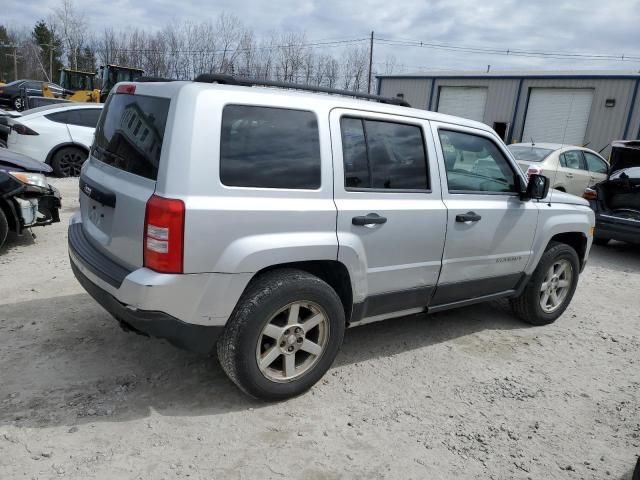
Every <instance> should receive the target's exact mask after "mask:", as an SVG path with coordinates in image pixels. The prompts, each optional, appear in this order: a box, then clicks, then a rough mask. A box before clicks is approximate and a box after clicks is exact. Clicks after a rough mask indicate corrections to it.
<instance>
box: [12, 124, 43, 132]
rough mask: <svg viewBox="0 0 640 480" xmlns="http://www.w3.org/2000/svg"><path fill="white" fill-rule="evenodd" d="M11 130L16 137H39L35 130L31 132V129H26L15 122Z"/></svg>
mask: <svg viewBox="0 0 640 480" xmlns="http://www.w3.org/2000/svg"><path fill="white" fill-rule="evenodd" d="M11 130H13V131H14V132H16V133H17V134H18V135H40V134H39V133H38V132H36V131H35V130H32V129H31V128H29V127H27V126H26V125H23V124H21V123H17V122H15V123H14V124H13V125H11Z"/></svg>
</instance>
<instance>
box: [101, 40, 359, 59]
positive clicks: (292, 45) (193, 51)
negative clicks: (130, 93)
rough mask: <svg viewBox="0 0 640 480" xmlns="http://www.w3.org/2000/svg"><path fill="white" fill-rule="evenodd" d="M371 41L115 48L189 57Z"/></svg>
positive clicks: (332, 46) (118, 50) (125, 51)
mask: <svg viewBox="0 0 640 480" xmlns="http://www.w3.org/2000/svg"><path fill="white" fill-rule="evenodd" d="M367 40H369V38H366V37H365V38H354V39H348V40H335V41H331V42H310V43H289V44H283V45H267V46H263V47H246V48H233V47H230V48H228V49H217V50H213V49H208V48H203V49H172V48H170V47H169V48H167V49H164V50H159V49H147V48H114V49H113V51H115V52H122V53H158V54H187V55H196V54H198V55H205V54H206V55H218V54H221V53H234V52H235V53H241V52H256V51H263V50H278V49H286V48H303V49H307V48H334V47H343V46H347V45H353V44H355V43H359V42H364V41H367Z"/></svg>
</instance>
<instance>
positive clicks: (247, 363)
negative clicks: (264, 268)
mask: <svg viewBox="0 0 640 480" xmlns="http://www.w3.org/2000/svg"><path fill="white" fill-rule="evenodd" d="M345 324H346V322H345V315H344V308H343V306H342V303H341V301H340V298H339V297H338V295H337V294H336V292H335V290H333V288H331V287H330V286H329V285H328V284H327V283H325V282H324V281H323V280H321V279H319V278H318V277H316V276H314V275H311V274H309V273H307V272H304V271H301V270H294V269H282V270H274V271H272V272H267V273H265V274H263V275H261V276H259V277H258V278H256V279H255V280H253V281H252V282H251V283H250V284H249V286H248V287H247V289H246V291H245V292H244V293H243V295H242V297H241V298H240V300H239V301H238V305H237V306H236V308H235V310H234V311H233V313H232V314H231V317H230V319H229V321H228V322H227V325H226V327H225V329H224V332H223V334H222V335H221V337H220V338H219V339H218V344H217V350H218V359H219V361H220V364H221V365H222V368H223V369H224V371H225V372H226V374H227V375H228V376H229V378H230V379H231V380H232V381H233V382H234V383H235V384H236V385H237V386H238V387H239V388H240V389H241V390H242V391H244V392H245V393H247V394H249V395H251V396H253V397H255V398H259V399H262V400H268V401H274V400H283V399H286V398H290V397H294V396H296V395H300V394H301V393H303V392H305V391H306V390H308V389H309V388H311V387H312V386H313V385H314V384H315V383H316V382H317V381H318V380H320V378H322V376H323V375H324V374H325V372H326V371H327V370H328V369H329V367H330V366H331V364H332V363H333V360H334V359H335V357H336V355H337V354H338V350H339V348H340V345H342V340H343V338H344V331H345Z"/></svg>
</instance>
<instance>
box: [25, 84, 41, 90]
mask: <svg viewBox="0 0 640 480" xmlns="http://www.w3.org/2000/svg"><path fill="white" fill-rule="evenodd" d="M26 87H27V88H35V89H41V88H42V82H26Z"/></svg>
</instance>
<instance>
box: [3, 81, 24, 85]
mask: <svg viewBox="0 0 640 480" xmlns="http://www.w3.org/2000/svg"><path fill="white" fill-rule="evenodd" d="M22 82H24V80H14V81H13V82H9V83H7V84H6V85H4V86H5V87H10V86H12V85H18V84H19V83H22Z"/></svg>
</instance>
